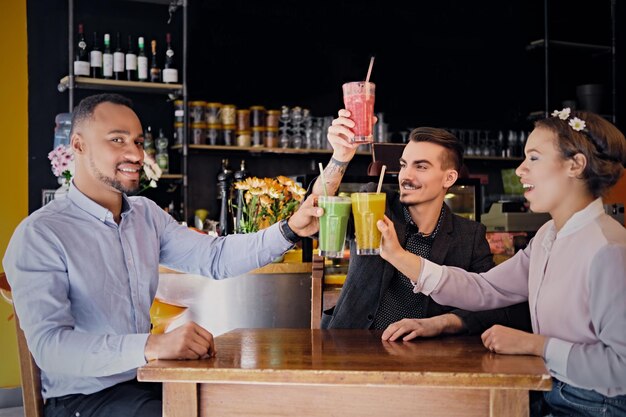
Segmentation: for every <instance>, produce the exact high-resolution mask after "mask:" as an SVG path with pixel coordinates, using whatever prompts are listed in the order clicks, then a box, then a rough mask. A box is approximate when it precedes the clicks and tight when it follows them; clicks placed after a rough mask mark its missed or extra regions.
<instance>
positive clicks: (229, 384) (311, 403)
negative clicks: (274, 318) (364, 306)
mask: <svg viewBox="0 0 626 417" xmlns="http://www.w3.org/2000/svg"><path fill="white" fill-rule="evenodd" d="M380 336H381V332H380V331H370V330H309V329H238V330H234V331H231V332H229V333H226V334H223V335H222V336H219V337H217V338H216V340H215V342H216V349H217V357H215V358H212V359H207V360H197V361H165V360H161V361H155V362H151V363H149V364H147V365H145V366H144V367H142V368H140V369H139V371H138V379H139V380H140V381H155V382H163V415H164V417H178V416H180V417H196V416H244V415H246V416H324V417H329V416H341V417H348V416H355V417H356V416H359V417H361V416H368V415H369V416H382V415H384V416H415V415H419V416H445V417H450V416H465V417H471V416H506V417H516V416H527V415H528V391H529V390H544V391H547V390H549V389H550V388H551V384H552V382H551V379H550V375H549V374H548V372H547V371H546V368H545V366H544V363H543V361H542V360H541V358H538V357H534V356H511V355H498V354H493V353H490V352H489V351H487V350H486V349H485V348H484V347H483V346H482V344H481V341H480V338H479V337H477V336H475V337H445V338H436V339H420V340H417V341H411V342H383V341H382V340H381V338H380Z"/></svg>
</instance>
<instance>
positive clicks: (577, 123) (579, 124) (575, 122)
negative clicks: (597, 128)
mask: <svg viewBox="0 0 626 417" xmlns="http://www.w3.org/2000/svg"><path fill="white" fill-rule="evenodd" d="M568 124H569V125H570V126H571V127H572V129H574V130H575V131H577V132H580V131H581V130H584V129H585V127H586V126H587V124H586V123H585V121H584V120H581V119H579V118H578V117H573V118H572V119H571V120H570V121H569V123H568Z"/></svg>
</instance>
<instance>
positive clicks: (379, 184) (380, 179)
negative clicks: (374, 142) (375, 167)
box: [376, 165, 387, 194]
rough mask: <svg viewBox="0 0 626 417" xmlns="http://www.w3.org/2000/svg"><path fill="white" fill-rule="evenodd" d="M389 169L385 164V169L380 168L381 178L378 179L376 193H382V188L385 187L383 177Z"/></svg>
mask: <svg viewBox="0 0 626 417" xmlns="http://www.w3.org/2000/svg"><path fill="white" fill-rule="evenodd" d="M386 169H387V165H383V169H381V170H380V178H379V180H378V188H377V189H376V193H377V194H380V190H381V189H382V188H383V177H384V176H385V170H386Z"/></svg>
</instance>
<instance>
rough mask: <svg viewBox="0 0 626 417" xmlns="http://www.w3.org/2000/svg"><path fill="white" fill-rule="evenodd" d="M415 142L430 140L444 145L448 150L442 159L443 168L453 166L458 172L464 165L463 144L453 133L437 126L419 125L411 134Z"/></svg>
mask: <svg viewBox="0 0 626 417" xmlns="http://www.w3.org/2000/svg"><path fill="white" fill-rule="evenodd" d="M409 140H412V141H413V142H430V143H434V144H437V145H439V146H443V147H444V148H445V149H446V151H445V152H444V153H443V157H442V159H441V168H443V169H449V168H453V169H455V170H456V171H457V172H460V171H461V167H462V166H463V144H462V143H461V142H460V141H459V140H458V139H457V138H456V136H454V135H453V134H452V133H450V132H448V131H447V130H445V129H438V128H435V127H418V128H417V129H413V131H411V134H410V135H409Z"/></svg>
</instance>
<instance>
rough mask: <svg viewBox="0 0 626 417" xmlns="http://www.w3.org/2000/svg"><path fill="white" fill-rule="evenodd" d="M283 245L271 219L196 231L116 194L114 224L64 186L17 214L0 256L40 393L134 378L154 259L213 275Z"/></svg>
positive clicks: (237, 270)
mask: <svg viewBox="0 0 626 417" xmlns="http://www.w3.org/2000/svg"><path fill="white" fill-rule="evenodd" d="M291 246H292V245H291V243H290V242H289V241H288V240H287V239H285V238H284V236H283V235H282V233H281V231H280V229H279V227H278V224H275V225H273V226H272V227H269V228H267V229H265V230H263V231H261V232H259V233H255V234H242V235H230V236H228V237H226V238H215V237H210V236H207V235H203V234H200V233H197V232H195V231H192V230H190V229H188V228H186V227H184V226H181V225H179V224H178V223H177V222H176V221H175V220H174V219H173V218H172V217H171V216H170V215H169V214H167V213H166V212H164V211H163V210H162V209H161V208H160V207H158V206H157V205H156V204H155V203H154V202H152V201H151V200H149V199H147V198H144V197H127V196H124V197H123V205H122V215H121V221H120V224H119V225H118V224H116V223H115V222H114V220H113V215H112V213H111V212H110V211H109V210H107V209H106V208H104V207H102V206H100V205H98V204H97V203H95V202H94V201H92V200H91V199H89V198H88V197H86V196H85V195H84V194H82V193H81V192H80V191H79V190H78V189H77V188H76V187H75V186H74V185H72V186H71V187H70V190H69V193H68V196H67V198H65V199H63V200H55V201H52V202H51V203H49V204H48V205H46V206H44V207H42V208H41V209H39V210H37V211H36V212H34V213H33V214H31V215H30V216H29V217H28V218H27V219H25V220H24V221H22V223H21V224H20V225H19V226H18V227H17V229H16V230H15V233H14V234H13V237H12V238H11V241H10V243H9V246H8V249H7V251H6V254H5V257H4V260H3V266H4V270H5V272H6V274H7V279H8V281H9V283H10V284H11V289H12V293H13V301H14V304H15V308H16V311H17V314H18V317H19V318H20V324H21V327H22V329H23V330H24V333H25V335H26V340H27V342H28V346H29V349H30V351H31V353H32V355H33V357H34V359H35V362H36V363H37V365H38V366H39V367H40V368H41V382H42V394H43V397H44V398H52V397H60V396H64V395H68V394H76V393H81V394H90V393H93V392H97V391H100V390H102V389H105V388H108V387H110V386H112V385H115V384H117V383H120V382H123V381H127V380H130V379H133V378H135V376H136V369H137V367H139V366H141V365H144V364H145V363H146V359H145V357H144V347H145V344H146V340H147V338H148V332H149V331H150V305H151V304H152V300H153V299H154V296H155V293H156V289H157V285H158V283H159V271H158V269H159V264H162V265H165V266H167V267H170V268H173V269H177V270H180V271H184V272H188V273H192V274H200V275H205V276H207V277H211V278H214V279H221V278H226V277H230V276H236V275H240V274H243V273H246V272H248V271H250V270H252V269H254V268H258V267H260V266H263V265H265V264H267V263H269V262H271V260H272V259H275V258H276V257H278V256H280V255H281V254H283V253H284V252H285V251H286V250H287V249H289V248H290V247H291ZM182 279H184V278H182ZM208 330H209V331H210V329H208Z"/></svg>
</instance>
